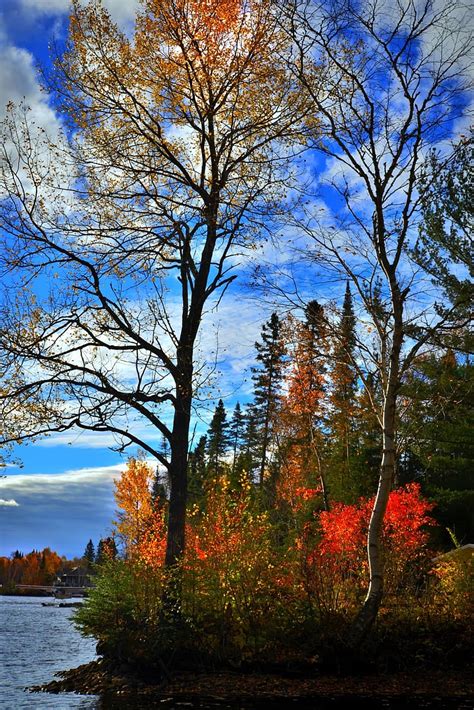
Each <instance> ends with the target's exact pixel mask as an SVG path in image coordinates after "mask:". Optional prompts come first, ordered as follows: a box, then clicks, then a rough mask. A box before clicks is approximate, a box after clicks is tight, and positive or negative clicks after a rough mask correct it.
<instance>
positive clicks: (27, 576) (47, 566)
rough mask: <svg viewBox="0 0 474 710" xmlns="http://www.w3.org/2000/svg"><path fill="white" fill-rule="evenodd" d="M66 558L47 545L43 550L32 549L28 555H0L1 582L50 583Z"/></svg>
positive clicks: (13, 583)
mask: <svg viewBox="0 0 474 710" xmlns="http://www.w3.org/2000/svg"><path fill="white" fill-rule="evenodd" d="M64 562H65V560H64V559H63V558H61V557H60V556H59V555H58V554H57V553H56V552H54V551H52V550H50V548H49V547H45V548H44V550H42V551H41V552H39V551H37V550H32V551H31V552H29V553H28V554H27V555H16V556H13V557H12V558H7V557H0V584H2V585H4V586H9V585H15V584H34V585H40V586H41V585H49V584H51V583H52V582H53V581H54V579H55V577H56V576H57V575H58V574H59V572H60V570H61V569H62V566H63V565H64Z"/></svg>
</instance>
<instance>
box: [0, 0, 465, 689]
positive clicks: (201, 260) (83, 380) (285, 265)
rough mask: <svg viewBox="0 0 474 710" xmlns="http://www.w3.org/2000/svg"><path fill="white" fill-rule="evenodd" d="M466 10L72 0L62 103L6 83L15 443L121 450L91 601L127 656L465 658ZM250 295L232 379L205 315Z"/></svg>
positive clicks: (108, 651)
mask: <svg viewBox="0 0 474 710" xmlns="http://www.w3.org/2000/svg"><path fill="white" fill-rule="evenodd" d="M463 12H464V14H463ZM466 12H467V9H465V8H464V9H463V7H462V6H461V5H459V4H457V3H454V4H451V5H446V4H445V3H438V2H436V1H435V0H421V1H418V0H400V2H398V3H396V4H394V5H393V7H392V5H391V4H390V7H389V6H388V4H387V3H386V2H384V1H383V0H367V1H366V2H363V3H359V2H357V1H356V0H324V1H323V2H321V3H320V2H316V0H288V1H285V2H279V0H142V1H141V2H140V4H139V9H138V11H137V15H136V18H135V23H134V27H133V29H132V30H130V31H125V30H124V29H123V28H121V27H119V25H117V24H116V23H115V22H114V21H113V20H112V18H111V15H110V14H109V12H108V11H107V9H106V8H105V7H104V5H103V4H102V2H100V0H93V1H92V2H89V3H87V4H84V3H81V2H79V0H73V1H72V3H71V13H70V17H69V23H68V34H67V38H66V39H65V41H64V43H63V44H61V43H57V44H55V45H54V47H53V49H52V51H53V60H54V62H53V64H52V66H51V68H49V69H47V70H46V69H45V70H44V71H43V72H42V82H43V89H44V91H46V92H47V93H48V96H50V102H51V106H53V107H54V110H55V111H56V112H57V115H58V124H57V125H56V127H55V129H54V131H52V132H51V131H50V132H48V131H47V130H45V129H44V128H42V127H41V126H39V125H38V124H37V122H36V121H35V118H34V117H33V116H32V115H31V111H30V109H29V107H28V106H27V105H25V104H24V103H23V104H21V103H20V104H19V105H15V104H13V103H11V104H10V105H9V107H8V111H7V114H6V117H5V119H4V120H3V121H2V124H1V128H0V131H1V148H0V151H1V152H0V227H1V229H0V243H1V248H0V271H1V273H2V276H3V278H4V283H5V284H6V287H5V289H4V293H3V294H2V300H1V304H0V376H1V379H0V409H1V420H0V435H1V439H0V445H1V446H2V451H3V455H4V457H5V458H6V459H7V458H8V456H10V455H14V451H15V446H16V444H18V443H28V442H35V441H38V440H41V439H42V438H44V437H46V436H54V435H55V434H58V433H59V434H61V433H64V432H80V431H83V432H94V433H99V434H107V435H111V436H113V439H114V442H115V444H114V450H115V451H118V452H120V453H121V454H125V455H128V457H129V458H128V465H127V469H126V471H125V472H124V474H123V476H122V478H121V479H120V480H118V481H117V482H116V491H115V496H116V504H117V514H116V520H115V521H114V523H113V525H114V533H113V538H114V540H115V541H116V543H117V549H118V552H117V554H115V552H114V554H110V555H107V554H105V555H102V559H101V560H100V562H99V563H95V568H94V569H95V577H94V581H95V588H94V590H93V591H92V592H91V594H90V595H89V597H88V599H87V601H86V603H85V604H84V606H83V607H82V608H81V609H80V610H79V611H78V612H77V615H76V623H77V624H78V626H79V628H80V629H81V630H82V632H83V633H84V634H88V635H92V636H93V637H94V638H96V639H97V641H98V650H99V653H100V654H101V655H103V656H104V657H106V658H108V659H111V660H113V661H115V662H117V663H119V664H120V663H127V664H128V665H129V666H130V667H133V668H135V669H140V670H141V672H143V671H144V669H151V671H152V672H154V673H156V674H157V675H158V676H163V677H165V678H166V677H168V675H169V674H170V672H171V671H172V670H173V669H174V668H181V667H194V668H196V667H199V668H203V667H205V668H206V669H216V668H222V667H224V668H233V669H237V668H239V669H245V668H248V667H251V668H260V669H262V668H286V669H287V668H291V667H297V668H300V669H301V668H306V669H311V668H313V667H315V666H317V665H318V664H319V665H321V664H322V665H324V664H327V665H328V666H331V667H338V668H342V667H344V664H345V662H347V663H348V664H349V665H351V667H354V663H355V659H356V658H357V659H358V661H357V662H358V663H363V664H365V665H367V666H375V667H378V668H381V669H388V668H392V669H393V668H394V667H395V668H397V667H403V666H404V665H405V666H407V667H408V666H409V667H413V664H417V665H418V666H420V667H448V666H450V665H451V666H462V665H463V664H464V663H465V658H466V657H468V656H469V653H468V649H469V644H470V641H469V639H470V635H471V634H472V618H473V615H472V611H473V606H472V604H473V600H472V593H471V587H472V573H473V570H472V559H473V557H472V549H473V548H472V546H470V545H472V540H473V532H474V520H473V512H472V511H473V503H474V492H473V491H474V488H473V480H472V471H473V468H472V463H473V459H474V445H473V439H472V429H473V426H472V424H473V410H472V385H473V368H472V363H471V359H470V358H471V356H472V349H473V340H472V330H471V322H472V297H473V293H474V289H473V285H472V276H473V271H474V267H473V253H472V204H473V200H472V171H471V164H472V147H473V136H472V129H471V128H470V126H469V106H470V103H469V102H470V100H472V80H471V78H470V75H469V66H470V62H471V61H472V35H470V34H469V31H468V29H467V28H468V26H469V23H468V21H467V18H468V15H467V14H466ZM245 298H251V299H253V303H254V304H255V311H254V318H257V317H258V318H260V314H261V313H262V312H265V313H266V314H267V315H266V316H265V318H262V319H261V321H262V325H261V331H260V337H259V339H258V341H257V342H256V343H255V362H254V365H253V367H252V368H251V372H250V373H249V378H250V382H251V386H250V389H249V388H248V387H247V388H245V387H243V388H242V389H243V390H244V391H242V393H238V392H237V393H234V395H233V396H232V397H230V396H227V397H226V396H225V395H223V396H222V397H220V393H219V378H220V375H219V353H218V351H219V347H218V346H219V338H218V334H214V341H215V343H216V345H215V348H214V350H213V351H210V349H209V348H208V349H206V348H207V345H206V343H208V341H209V329H210V326H209V323H210V316H211V314H212V313H214V312H219V309H220V308H222V307H223V304H224V303H230V304H232V308H233V309H235V316H236V323H237V325H236V328H238V327H240V326H241V321H240V320H238V319H237V314H238V313H239V308H240V303H242V302H243V301H244V299H245ZM259 309H261V310H259ZM229 312H230V311H229V310H227V311H226V313H229ZM244 327H245V325H244ZM226 345H228V346H229V347H230V348H232V347H235V342H233V343H230V344H226V343H223V344H222V346H223V348H224V350H225V347H226ZM216 351H217V355H216ZM223 357H224V356H223ZM216 363H217V364H216ZM228 400H232V403H231V406H228V404H227V401H228ZM209 401H211V402H213V403H216V406H215V409H214V407H212V409H213V415H212V416H211V417H209V416H208V414H207V412H208V408H209ZM211 414H212V413H211ZM114 549H115V548H114Z"/></svg>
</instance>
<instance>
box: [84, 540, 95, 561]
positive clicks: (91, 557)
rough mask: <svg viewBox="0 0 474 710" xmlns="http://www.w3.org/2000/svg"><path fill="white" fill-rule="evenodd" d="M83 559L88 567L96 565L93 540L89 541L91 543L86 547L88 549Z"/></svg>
mask: <svg viewBox="0 0 474 710" xmlns="http://www.w3.org/2000/svg"><path fill="white" fill-rule="evenodd" d="M82 559H83V560H84V563H85V565H86V566H87V567H90V566H91V565H93V564H94V562H95V548H94V543H93V542H92V540H89V542H88V543H87V545H86V549H85V550H84V554H83V556H82Z"/></svg>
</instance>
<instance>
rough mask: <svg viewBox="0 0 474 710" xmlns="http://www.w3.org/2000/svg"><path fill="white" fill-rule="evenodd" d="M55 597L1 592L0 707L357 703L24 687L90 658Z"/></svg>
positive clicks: (388, 706) (442, 709) (463, 707)
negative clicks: (206, 700)
mask: <svg viewBox="0 0 474 710" xmlns="http://www.w3.org/2000/svg"><path fill="white" fill-rule="evenodd" d="M51 601H55V600H54V599H47V598H45V597H41V598H38V597H2V596H0V710H22V709H23V708H28V709H29V710H37V709H38V710H43V709H44V710H46V709H47V710H50V709H51V710H69V709H70V708H80V710H99V709H100V710H131V709H133V710H143V709H144V708H145V707H147V708H148V707H155V708H156V707H159V708H162V710H189V708H190V707H191V708H194V710H198V708H202V709H204V708H207V709H209V708H210V707H211V708H214V709H215V710H217V707H219V708H220V709H221V710H222V709H223V708H227V709H229V710H239V709H240V708H242V710H255V708H258V710H288V709H289V708H294V710H351V709H352V708H353V707H355V706H356V703H355V701H352V700H351V699H348V698H345V699H338V700H333V701H331V700H327V701H326V700H325V701H324V702H321V703H320V702H318V703H317V704H315V703H300V702H298V703H296V702H289V701H288V702H285V703H278V704H275V703H271V704H266V706H263V705H262V704H259V705H258V706H256V705H253V704H252V703H246V704H245V705H241V704H240V703H237V704H232V705H227V704H225V705H220V706H217V705H212V706H210V705H208V704H202V705H201V704H199V703H197V704H195V705H193V706H191V704H190V703H183V702H181V703H180V702H176V701H173V700H172V699H169V700H167V701H166V700H165V701H161V702H156V701H155V703H152V704H150V705H146V706H145V705H144V704H143V700H141V701H139V702H138V704H136V705H135V704H134V703H133V702H132V701H131V700H130V699H128V700H126V701H123V700H122V701H121V700H120V699H112V700H111V699H107V698H99V697H96V696H85V695H75V694H72V693H62V694H61V695H52V694H49V693H29V692H27V691H25V690H24V688H25V686H31V685H39V684H41V683H46V682H48V681H50V680H52V679H53V675H54V673H55V672H56V671H61V670H66V669H67V668H75V667H76V666H79V665H80V664H81V663H88V662H89V661H91V660H93V658H95V642H94V641H93V640H91V639H84V638H82V636H80V634H79V633H78V632H77V631H76V630H75V629H74V627H73V625H72V623H71V616H72V614H73V613H74V609H73V608H59V607H44V606H43V605H42V602H51ZM362 706H363V708H364V710H381V709H382V708H383V709H384V710H422V709H423V710H472V708H473V705H472V703H470V702H468V701H461V702H459V701H454V702H449V703H446V702H436V701H433V700H431V701H423V700H421V701H416V700H412V701H410V702H409V703H407V701H406V700H401V701H400V700H393V701H390V700H383V701H369V700H365V699H364V700H363V701H362Z"/></svg>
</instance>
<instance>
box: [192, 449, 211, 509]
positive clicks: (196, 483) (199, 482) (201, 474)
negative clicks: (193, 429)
mask: <svg viewBox="0 0 474 710" xmlns="http://www.w3.org/2000/svg"><path fill="white" fill-rule="evenodd" d="M206 451H207V436H201V438H200V439H199V441H198V443H197V444H196V446H195V448H194V450H193V451H191V452H190V453H189V457H188V498H189V502H190V503H199V502H202V500H203V498H204V481H205V480H206V475H207V465H206Z"/></svg>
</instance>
